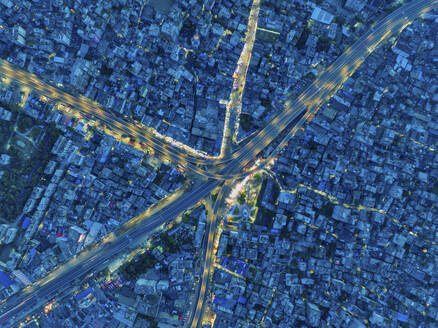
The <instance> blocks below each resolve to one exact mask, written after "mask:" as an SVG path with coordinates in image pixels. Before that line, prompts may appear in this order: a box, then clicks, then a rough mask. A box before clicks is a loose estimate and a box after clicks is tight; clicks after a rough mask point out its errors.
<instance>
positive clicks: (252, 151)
mask: <svg viewBox="0 0 438 328" xmlns="http://www.w3.org/2000/svg"><path fill="white" fill-rule="evenodd" d="M437 4H438V0H422V1H415V3H408V4H406V5H404V6H403V7H402V8H399V9H398V10H396V11H394V12H393V13H391V14H390V15H388V16H387V17H386V18H384V19H383V20H382V21H381V22H379V23H377V24H376V25H375V26H374V27H373V28H372V30H371V32H370V33H369V34H368V35H366V36H364V37H361V38H360V39H359V40H358V41H357V42H355V43H354V45H353V46H351V47H350V48H348V49H347V50H346V52H345V53H344V54H343V55H341V56H340V57H339V58H338V59H337V60H336V61H335V62H334V63H333V64H332V65H331V66H329V67H328V69H327V71H326V72H325V73H323V74H322V75H320V77H318V78H317V79H316V80H315V81H314V83H313V84H312V85H311V86H309V87H308V88H307V89H306V90H305V91H304V92H303V94H302V95H301V96H300V97H298V99H297V100H296V101H294V102H293V104H288V106H287V108H286V109H285V110H284V111H282V112H281V113H279V114H278V115H277V116H276V117H275V118H274V119H273V120H272V121H271V122H270V123H269V124H268V125H267V126H266V127H265V128H264V129H263V130H261V131H260V132H259V133H257V134H256V135H255V137H254V138H253V139H252V140H251V141H250V142H248V144H247V145H246V146H245V147H244V148H242V149H241V150H239V151H237V152H236V153H234V154H233V159H232V160H230V161H229V162H227V164H226V166H225V167H224V168H223V169H221V170H220V171H219V172H218V173H219V174H218V175H219V176H221V175H222V176H230V175H233V174H239V173H240V172H241V170H242V168H243V167H245V166H246V165H247V164H248V162H250V161H251V160H252V159H253V158H254V157H255V155H257V154H258V153H259V152H260V151H262V150H263V149H264V148H265V147H266V146H267V145H269V143H270V142H271V141H272V140H273V139H274V138H275V137H277V136H278V135H279V134H280V133H281V132H282V131H283V130H284V129H285V128H286V127H287V126H288V125H289V124H290V123H291V122H292V121H293V120H294V119H296V118H297V117H300V116H301V115H303V113H304V112H306V114H305V116H304V117H303V118H301V119H300V121H299V123H298V124H302V123H303V122H304V120H305V119H306V118H309V119H310V118H311V116H310V115H311V114H312V113H315V112H316V111H317V108H318V107H319V106H320V105H321V104H322V103H323V102H324V101H326V100H327V98H329V97H330V96H331V95H332V94H333V93H334V92H336V90H337V89H338V88H340V87H341V84H342V82H343V81H345V80H346V79H347V78H348V76H350V75H351V74H352V73H353V72H354V71H355V70H356V68H357V67H358V66H359V65H360V64H361V62H362V61H363V60H364V59H365V58H366V57H367V56H368V55H369V53H370V52H371V51H373V50H374V48H375V47H377V46H378V45H380V44H381V42H383V40H384V39H385V38H386V39H387V38H388V37H390V36H391V35H394V34H396V33H398V32H400V31H401V30H402V29H403V28H404V27H405V26H406V25H408V24H409V23H410V21H412V20H414V19H415V18H417V17H418V16H420V15H421V14H423V13H426V12H427V11H430V10H431V9H433V8H435V7H436V6H437ZM349 63H351V64H349ZM0 73H1V72H0ZM48 96H49V97H51V98H52V96H51V95H48ZM309 116H310V117H309ZM220 183H221V181H220V180H215V179H208V180H206V181H202V182H198V183H197V184H195V185H193V186H192V188H191V190H189V191H188V192H186V193H185V194H183V195H182V196H181V197H180V198H177V199H176V200H174V201H172V202H171V203H170V204H169V205H168V206H166V207H165V208H164V209H163V210H162V211H160V212H159V213H157V214H155V215H152V216H151V217H150V218H149V219H147V220H146V221H143V222H141V223H139V224H138V225H137V226H134V227H132V228H131V229H129V230H128V231H127V232H125V233H123V234H121V235H120V236H117V237H116V238H114V239H113V240H112V241H108V242H107V243H106V244H104V245H103V246H100V247H96V249H94V250H93V251H92V252H90V254H88V255H87V256H85V257H84V256H81V255H79V257H80V258H81V261H77V262H78V263H75V259H72V260H71V261H69V262H68V263H67V265H66V267H67V270H65V271H63V272H62V273H61V274H59V275H56V276H55V277H53V278H51V279H49V280H48V281H47V282H46V283H45V284H43V285H42V286H34V287H32V288H33V289H32V288H30V289H28V291H27V292H25V291H21V292H20V293H18V294H16V295H13V296H12V297H10V298H9V299H8V300H7V301H6V303H5V304H3V305H2V306H1V308H0V311H2V314H1V316H0V325H1V327H10V326H12V325H13V324H14V323H15V322H17V321H20V320H22V319H23V318H24V317H25V316H26V314H27V313H29V312H30V311H31V310H32V309H33V308H34V307H35V305H36V304H38V305H41V304H43V303H44V302H45V301H47V300H49V299H51V298H53V297H55V296H56V295H57V294H59V293H61V292H62V291H63V290H65V289H68V288H71V284H72V283H73V282H74V280H75V279H80V278H83V277H84V276H85V275H87V274H88V273H92V272H95V271H98V270H99V269H101V268H102V267H103V266H104V265H105V263H106V262H107V261H108V259H111V258H112V257H114V256H115V255H117V254H119V253H120V252H122V251H123V250H125V249H126V248H127V247H129V246H130V245H131V246H132V245H133V244H135V242H137V241H140V240H142V239H143V238H144V237H145V236H146V235H147V234H148V233H150V232H151V231H153V230H155V229H156V228H158V227H159V226H161V225H162V224H164V223H166V222H169V221H170V220H172V219H173V218H175V217H176V216H177V215H179V214H180V213H182V212H183V211H184V210H186V209H187V208H189V207H191V206H193V205H194V204H196V203H197V202H198V201H199V200H201V199H202V198H204V197H205V196H207V195H208V194H209V193H210V192H211V191H212V190H213V189H214V188H215V187H217V186H218V185H219V184H220ZM49 276H50V275H49Z"/></svg>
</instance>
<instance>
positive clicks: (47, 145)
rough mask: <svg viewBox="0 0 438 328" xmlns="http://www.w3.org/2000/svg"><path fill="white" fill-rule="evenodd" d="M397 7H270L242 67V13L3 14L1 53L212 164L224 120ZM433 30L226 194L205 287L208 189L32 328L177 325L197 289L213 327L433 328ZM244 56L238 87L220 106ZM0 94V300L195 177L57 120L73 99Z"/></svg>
mask: <svg viewBox="0 0 438 328" xmlns="http://www.w3.org/2000/svg"><path fill="white" fill-rule="evenodd" d="M412 1H414V0H412ZM398 5H400V3H399V2H398V1H383V0H367V1H364V0H346V1H337V0H314V1H304V0H290V1H279V0H264V1H262V2H261V5H260V10H259V15H258V18H257V26H258V29H257V34H256V40H255V43H254V45H253V50H252V53H251V56H248V54H245V53H244V52H242V49H244V42H245V41H246V40H247V39H246V37H247V35H248V34H249V31H248V30H249V28H248V27H247V24H248V20H249V17H248V16H249V14H250V10H251V8H252V6H253V2H252V1H251V0H241V1H237V0H188V1H179V0H144V1H143V0H114V1H102V0H99V1H88V0H53V1H36V0H0V12H1V14H0V57H1V58H3V59H4V60H6V61H8V62H10V63H12V64H14V65H15V66H17V67H19V68H21V69H22V70H23V71H28V72H33V73H35V74H36V75H37V76H38V78H40V79H41V80H42V81H45V82H47V83H50V84H52V85H55V86H56V87H58V88H60V89H62V90H65V91H66V92H67V93H69V94H72V95H74V96H75V95H84V96H85V97H87V98H89V99H91V100H93V101H96V102H97V103H99V104H101V105H102V107H103V109H105V110H106V111H108V112H112V113H117V116H115V117H117V118H120V120H122V119H121V118H123V119H124V120H131V121H132V120H135V121H136V122H141V123H142V124H143V125H144V126H146V127H149V128H152V129H154V130H156V131H158V132H159V133H160V134H163V135H165V136H168V137H170V138H171V139H173V140H177V141H179V142H181V143H184V144H186V145H188V146H190V147H192V148H194V149H197V150H200V151H203V152H204V153H208V154H209V155H212V156H214V155H218V154H219V152H220V150H221V142H222V138H223V131H224V129H230V130H232V128H230V127H226V126H225V125H226V124H225V122H226V117H230V116H226V111H227V110H230V111H233V114H236V115H231V117H232V118H231V119H230V120H231V121H230V122H232V123H234V122H235V120H236V118H237V117H238V116H239V115H240V116H239V122H240V126H239V130H238V131H237V132H238V137H239V138H240V139H243V138H246V137H248V139H246V142H249V140H251V139H250V138H251V137H250V136H251V134H252V133H253V132H254V131H256V130H257V129H260V128H262V127H264V126H266V124H267V122H269V119H270V118H271V117H272V116H273V115H275V114H276V113H278V112H279V111H281V110H283V108H284V106H285V103H286V101H287V100H290V99H295V98H296V97H297V96H298V95H299V94H300V93H301V92H302V91H303V90H305V88H306V87H307V86H308V85H310V84H311V83H312V82H313V81H314V80H315V78H316V77H317V76H318V75H319V74H320V73H321V72H323V71H324V70H325V69H327V67H328V66H329V65H330V64H331V63H332V62H333V61H334V60H335V59H336V58H337V57H338V56H339V55H341V54H342V53H343V52H344V51H345V50H346V49H347V47H348V46H349V45H351V44H352V43H353V42H354V41H355V40H356V39H357V38H358V37H359V36H360V35H362V34H364V33H365V32H366V31H367V30H368V29H369V28H370V27H372V26H373V24H374V23H375V22H376V21H377V20H378V19H379V17H383V16H385V15H386V14H388V13H389V12H391V11H392V10H394V9H395V8H396V7H397V6H398ZM437 24H438V15H437V11H436V10H435V11H432V12H430V13H428V14H426V15H423V16H422V17H421V18H419V19H417V20H415V21H414V22H412V24H411V25H410V26H408V27H407V28H406V29H405V30H404V32H403V33H402V34H401V35H400V36H396V37H392V38H390V39H389V42H388V43H386V44H385V45H384V46H383V47H382V48H380V49H378V50H376V51H374V52H373V53H372V54H371V55H370V56H369V57H368V58H367V59H366V61H365V62H364V63H363V64H362V65H361V67H360V68H359V69H358V70H357V71H356V72H355V73H354V74H353V75H352V76H351V77H349V78H348V79H347V80H346V82H345V83H344V84H343V86H342V89H340V90H339V91H338V92H337V93H336V94H335V95H334V96H333V97H332V98H331V99H330V101H328V102H327V103H326V104H324V105H323V106H321V108H319V110H318V113H317V115H315V116H314V117H312V120H309V122H307V123H306V124H305V126H304V129H300V130H298V132H297V133H296V135H295V136H294V137H293V138H292V139H291V140H290V141H289V142H288V144H287V145H286V147H285V148H284V149H282V150H281V151H280V152H278V153H277V154H276V156H275V158H272V161H271V160H269V161H268V162H269V163H268V164H267V165H266V166H265V167H263V168H262V169H261V170H260V171H259V172H258V173H257V174H256V175H255V176H250V177H247V178H246V179H244V180H239V181H237V180H236V181H231V182H230V181H228V182H227V184H229V185H227V187H226V188H228V187H230V188H229V189H230V190H232V192H231V193H229V194H227V195H225V197H224V198H227V202H228V205H229V203H230V202H231V203H232V202H234V203H233V205H230V206H229V208H227V209H226V211H224V210H223V209H224V207H225V206H222V208H221V210H220V211H219V212H218V213H224V212H227V211H228V213H227V214H226V215H220V216H218V217H217V218H216V219H217V222H218V226H219V229H217V230H216V231H219V233H218V234H217V236H216V237H217V239H216V243H215V242H213V244H214V247H213V246H212V247H213V248H214V251H213V260H212V261H211V263H212V264H211V268H208V269H210V272H212V273H213V274H212V275H211V277H210V278H211V279H208V282H207V283H206V284H205V285H202V283H205V281H204V282H203V280H202V279H203V265H204V264H205V263H209V262H208V261H205V262H204V258H203V257H204V256H206V254H208V252H206V251H205V250H206V249H207V247H209V246H206V245H207V244H208V243H207V238H209V231H208V229H207V227H211V225H210V224H211V222H212V221H208V220H207V214H209V215H211V216H213V213H209V212H208V211H207V209H209V210H210V205H212V204H210V201H211V200H212V199H214V198H215V197H217V196H218V193H217V192H218V190H216V191H215V192H214V197H212V198H211V199H208V200H207V202H208V203H204V205H205V204H208V206H207V205H205V208H204V207H203V206H198V205H199V204H197V205H196V206H197V207H195V208H194V209H190V211H188V212H185V213H184V214H183V216H182V218H178V220H177V221H176V222H173V223H171V224H170V225H169V224H168V223H170V222H168V223H165V224H162V226H161V227H160V228H159V229H157V230H158V231H151V234H152V233H153V234H152V236H150V237H149V238H145V240H144V242H143V243H141V245H140V247H139V248H136V246H138V245H131V247H127V248H126V249H125V251H126V252H121V254H118V256H117V258H112V259H111V265H109V266H108V268H107V269H105V270H103V271H101V272H99V273H96V274H94V275H93V274H90V275H88V276H87V277H86V278H85V279H83V280H80V281H79V279H77V281H74V283H73V284H72V286H71V290H70V292H71V293H72V294H71V295H68V296H66V297H65V298H64V301H62V302H59V300H58V299H56V300H55V299H53V300H52V301H50V302H49V303H48V304H46V306H45V309H44V313H41V314H40V315H39V316H32V317H28V318H27V323H26V324H27V326H28V327H32V326H37V325H40V326H41V327H61V326H62V327H160V328H171V327H182V326H183V325H184V324H186V323H188V322H189V320H190V319H191V318H193V314H194V311H195V309H196V306H197V302H201V303H199V304H202V301H203V299H198V295H199V293H198V292H197V291H198V287H199V286H204V287H205V289H206V291H207V292H206V297H205V300H206V301H205V303H204V306H203V310H204V311H203V313H204V314H205V315H204V316H201V317H200V320H201V321H200V322H201V323H202V324H203V325H205V326H206V327H211V326H212V325H213V326H214V327H218V328H228V327H259V326H264V327H281V328H283V327H284V328H286V327H326V326H333V327H348V328H365V327H424V328H426V327H435V326H436V322H438V300H437V299H438V293H437V289H436V285H437V283H438V275H437V261H436V259H437V257H438V254H437V253H438V247H437V245H436V243H437V239H438V226H437V218H438V209H437V207H436V204H437V203H438V150H437V145H438V80H437V76H438V66H437V63H438V50H437V49H438V48H437V47H436V42H437V41H436V34H437V31H438V25H437ZM364 51H367V50H364ZM240 56H241V57H245V58H243V59H242V58H241V61H245V60H248V61H249V69H248V72H247V75H246V80H245V91H244V93H243V97H242V98H239V97H240V96H238V97H237V98H238V100H237V102H236V103H235V104H234V105H233V108H231V109H230V108H228V105H227V104H230V103H231V101H230V102H228V100H229V98H230V99H231V98H232V97H230V92H234V94H237V93H238V91H239V90H238V89H239V88H241V87H242V86H243V83H241V82H239V83H240V85H236V83H237V81H238V78H237V77H239V76H242V75H240V74H242V72H240V69H241V67H243V66H242V62H239V64H237V62H238V60H239V57H240ZM246 57H248V58H246ZM0 65H1V63H0ZM243 74H246V73H243ZM16 79H18V80H19V77H16ZM0 82H1V88H0V136H1V137H2V140H1V142H2V143H1V144H0V187H1V188H0V210H1V211H0V246H1V249H0V305H1V304H3V302H6V300H7V299H8V298H10V297H16V296H17V295H15V296H14V294H17V293H19V292H20V291H21V290H22V289H23V288H26V287H27V288H30V286H31V285H32V283H36V282H38V280H39V279H42V278H44V277H45V276H46V275H47V274H48V273H49V272H51V271H53V270H54V269H56V268H58V267H60V266H61V265H62V264H65V263H66V262H68V261H69V260H71V259H74V258H75V256H76V255H78V254H79V253H80V252H82V251H89V250H90V249H91V248H92V247H97V246H96V245H97V243H99V242H101V244H104V242H103V241H102V240H104V238H105V236H106V238H108V236H113V237H114V236H115V235H114V234H112V235H111V233H114V232H117V231H119V233H120V230H118V229H120V228H121V227H122V226H123V224H125V223H127V222H128V221H129V220H131V219H133V218H136V217H138V216H139V215H141V214H142V213H144V212H145V211H146V210H147V209H148V208H150V207H151V206H152V205H156V204H158V203H159V202H160V200H162V199H164V198H165V197H167V196H169V195H172V194H176V195H180V194H182V193H184V192H187V190H189V191H190V188H191V187H192V186H193V184H194V181H195V180H194V179H196V178H199V177H198V176H196V175H194V174H193V176H192V175H189V176H188V178H189V180H190V182H188V183H186V184H184V182H185V180H184V179H185V177H184V176H183V175H182V173H181V172H180V168H178V170H177V168H176V167H175V166H173V165H174V164H178V163H168V162H162V161H160V160H158V159H157V158H156V157H154V156H153V152H152V151H150V149H148V152H146V153H145V152H142V151H140V150H139V149H137V148H135V147H132V146H133V145H134V144H135V143H134V142H132V141H131V142H127V143H122V142H120V140H118V139H116V138H114V137H113V136H111V135H106V134H105V131H100V130H98V129H97V128H99V127H102V126H103V124H102V125H99V124H93V123H92V122H90V121H87V120H86V119H88V117H86V119H85V118H84V117H81V116H80V115H73V114H72V115H70V116H69V115H68V113H69V110H68V106H69V105H71V104H61V103H54V102H53V100H51V99H50V95H42V94H37V93H36V92H35V91H32V90H29V89H28V88H23V85H20V83H19V82H20V81H13V80H12V81H11V79H6V78H3V77H2V78H1V81H0ZM240 99H241V101H240ZM240 105H241V106H242V111H241V113H240V109H238V110H237V109H236V108H240ZM60 107H63V110H59V109H60ZM66 108H67V110H66ZM76 114H77V113H76ZM137 126H140V125H137ZM281 136H284V134H283V135H281ZM128 137H129V136H126V135H125V136H124V137H122V138H121V139H123V138H125V139H126V140H130V139H127V138H128ZM278 139H280V138H278ZM3 141H4V143H3ZM279 142H280V140H275V141H274V142H273V143H272V144H271V145H266V146H267V148H266V149H265V150H267V151H265V152H264V153H262V154H261V155H260V156H259V159H260V158H266V157H268V155H269V154H271V153H272V150H273V149H274V148H275V147H276V146H277V145H278V144H279ZM130 143H131V144H130ZM242 144H243V143H242ZM242 144H241V145H242ZM234 146H235V147H234V148H233V149H237V148H238V146H237V145H234ZM146 148H147V147H145V149H146ZM36 154H40V155H38V156H37V155H36ZM29 162H32V165H28V164H26V163H29ZM252 163H254V162H253V161H252V162H251V163H250V164H252ZM26 165H27V166H28V167H27V168H26V167H25V166H26ZM248 166H250V165H248ZM199 167H201V166H199ZM17 172H18V173H17ZM202 179H204V177H202ZM248 180H249V182H248ZM234 182H237V185H238V186H239V187H238V188H237V187H236V184H233V183H234ZM226 188H224V189H223V190H228V189H226ZM233 188H234V189H233ZM239 188H240V190H238V189H239ZM236 190H237V191H238V195H237V196H236V195H235V192H236ZM178 193H179V194H178ZM256 196H257V197H256ZM233 197H234V198H233ZM15 201H16V202H17V204H15V205H16V206H11V203H13V202H15ZM213 207H214V206H213ZM209 218H210V217H209ZM131 222H132V221H131ZM160 224H161V222H160ZM213 226H214V225H213ZM101 244H99V245H101ZM128 253H129V254H128ZM93 270H94V269H93ZM99 270H101V269H99ZM99 270H95V271H96V272H97V271H99ZM91 271H92V270H91ZM91 271H90V272H91ZM84 276H85V273H84ZM35 286H36V285H34V286H33V287H32V288H34V287H35Z"/></svg>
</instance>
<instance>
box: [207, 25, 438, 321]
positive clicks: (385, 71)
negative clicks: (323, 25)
mask: <svg viewBox="0 0 438 328" xmlns="http://www.w3.org/2000/svg"><path fill="white" fill-rule="evenodd" d="M431 19H434V16H433V17H431ZM436 27H437V26H436V24H435V23H433V21H431V20H430V19H429V20H428V21H422V20H419V21H415V22H414V23H413V25H412V26H411V27H408V28H407V30H406V31H405V32H403V33H402V35H401V37H400V38H399V39H398V40H393V42H392V43H391V44H390V45H388V46H385V47H383V48H382V49H380V50H378V51H376V52H375V53H374V54H373V55H371V57H370V58H368V59H367V61H366V62H365V63H364V64H363V66H362V67H361V68H359V70H358V72H356V73H355V74H354V75H353V76H352V77H351V78H350V79H348V80H347V82H346V83H345V84H344V87H343V89H342V90H341V91H339V92H338V93H337V95H335V96H334V97H333V99H332V100H331V101H330V102H329V103H328V104H327V105H325V106H323V107H322V108H321V109H320V111H319V113H318V115H317V116H316V117H315V118H314V119H313V120H312V122H311V123H310V124H308V126H307V127H306V129H305V130H304V132H302V131H300V132H299V133H298V134H297V135H296V137H295V138H293V139H292V140H291V141H290V142H289V144H288V146H287V147H286V148H285V149H284V150H283V151H282V152H281V154H280V155H279V156H278V158H277V160H276V162H275V164H274V166H273V167H272V171H271V172H270V173H271V175H272V176H273V178H271V177H270V178H269V179H268V180H267V181H266V182H265V187H264V189H263V191H262V193H261V196H260V199H259V204H260V208H261V211H260V212H259V214H260V218H259V219H258V220H256V221H255V225H253V226H250V227H248V225H247V224H246V223H242V224H241V229H240V230H239V231H238V232H225V233H223V234H222V236H221V242H220V245H219V250H218V256H224V255H228V256H230V259H232V260H231V261H232V262H236V261H239V260H240V261H242V260H243V261H246V263H247V266H248V268H247V270H246V271H245V273H241V272H240V274H239V275H237V276H236V275H233V274H230V273H229V272H226V271H220V270H217V271H216V272H215V277H214V281H215V284H214V285H215V287H214V289H213V294H214V295H215V298H214V301H213V309H214V311H215V312H216V314H217V315H218V317H217V318H216V322H215V326H217V327H228V326H230V325H231V326H233V327H234V326H236V325H235V322H236V317H238V318H239V320H241V321H239V323H238V324H237V326H252V325H254V326H255V325H257V324H260V323H262V322H263V323H264V324H265V325H267V326H275V327H291V326H292V327H293V326H299V325H302V324H307V325H308V326H311V327H321V326H326V325H333V326H335V327H366V326H368V325H371V326H373V327H400V326H402V327H415V326H419V325H420V326H422V327H428V326H433V325H434V323H435V322H436V321H437V320H438V311H437V301H436V297H437V295H436V292H435V289H434V288H433V286H434V285H435V284H436V281H437V278H438V277H437V275H436V261H435V260H434V258H436V252H437V251H438V249H437V246H436V241H437V235H436V222H435V221H436V218H437V217H438V211H437V209H436V206H435V204H436V202H437V200H438V188H437V187H438V183H437V178H438V154H437V149H436V145H437V142H438V133H437V131H438V130H437V127H438V126H437V122H438V112H437V108H438V105H437V101H436V96H435V93H436V86H434V85H436V83H437V80H436V73H437V66H436V64H435V61H434V60H430V59H433V58H435V57H436V54H435V53H436V51H435V50H434V48H433V45H434V40H433V35H434V32H433V31H435V29H436ZM419 36H420V37H419ZM431 86H432V87H431ZM232 270H233V272H236V269H232ZM248 319H249V320H250V322H251V323H252V324H249V325H248V324H247V323H246V321H247V320H248Z"/></svg>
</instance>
